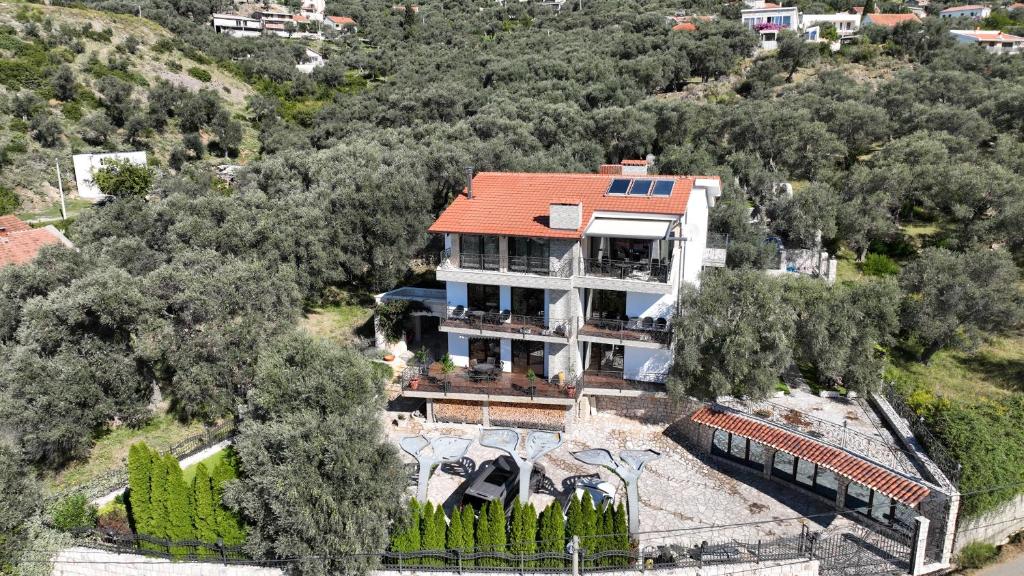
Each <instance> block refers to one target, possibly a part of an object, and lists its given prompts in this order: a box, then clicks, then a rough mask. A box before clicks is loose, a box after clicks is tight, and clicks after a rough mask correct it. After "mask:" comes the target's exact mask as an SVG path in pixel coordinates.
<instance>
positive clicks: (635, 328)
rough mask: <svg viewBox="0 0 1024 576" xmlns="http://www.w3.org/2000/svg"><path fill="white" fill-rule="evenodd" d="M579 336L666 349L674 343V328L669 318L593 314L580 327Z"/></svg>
mask: <svg viewBox="0 0 1024 576" xmlns="http://www.w3.org/2000/svg"><path fill="white" fill-rule="evenodd" d="M579 334H580V336H584V337H591V338H596V339H599V341H603V340H613V341H615V342H616V343H623V342H625V341H630V342H631V343H634V342H649V343H653V344H657V345H658V347H665V346H667V345H668V344H669V342H671V341H672V326H671V324H670V323H669V321H668V319H667V318H652V317H644V318H629V317H626V316H625V315H622V316H620V317H618V318H609V317H607V316H606V315H603V314H591V316H590V318H588V319H587V321H586V322H585V323H584V324H583V326H581V327H580V331H579Z"/></svg>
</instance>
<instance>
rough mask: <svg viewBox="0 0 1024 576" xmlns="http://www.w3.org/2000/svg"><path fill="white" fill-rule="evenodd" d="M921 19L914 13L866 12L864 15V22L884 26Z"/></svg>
mask: <svg viewBox="0 0 1024 576" xmlns="http://www.w3.org/2000/svg"><path fill="white" fill-rule="evenodd" d="M920 21H921V19H920V18H918V17H917V15H916V14H868V15H867V16H865V17H864V23H865V24H874V25H875V26H885V27H886V28H894V27H896V26H897V25H899V24H903V23H904V22H920Z"/></svg>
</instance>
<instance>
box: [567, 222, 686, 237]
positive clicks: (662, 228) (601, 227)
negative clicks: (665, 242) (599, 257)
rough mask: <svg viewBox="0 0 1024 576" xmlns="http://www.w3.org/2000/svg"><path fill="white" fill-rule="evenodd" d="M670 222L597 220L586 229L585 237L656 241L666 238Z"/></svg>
mask: <svg viewBox="0 0 1024 576" xmlns="http://www.w3.org/2000/svg"><path fill="white" fill-rule="evenodd" d="M671 225H672V222H671V221H670V220H641V219H628V218H597V219H595V220H594V221H593V222H592V223H591V224H590V226H588V227H587V231H586V235H587V236H610V237H615V238H640V239H644V240H657V239H660V238H665V237H667V236H668V229H669V226H671Z"/></svg>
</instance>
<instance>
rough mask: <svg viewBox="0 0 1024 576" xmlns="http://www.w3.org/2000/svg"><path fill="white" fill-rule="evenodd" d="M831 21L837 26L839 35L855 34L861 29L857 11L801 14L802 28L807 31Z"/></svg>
mask: <svg viewBox="0 0 1024 576" xmlns="http://www.w3.org/2000/svg"><path fill="white" fill-rule="evenodd" d="M826 22H827V23H830V24H832V25H833V26H835V29H836V32H838V33H839V37H840V38H843V37H846V36H853V35H855V34H857V32H858V31H859V30H860V14H857V13H856V12H836V13H835V14H802V15H801V16H800V28H801V29H802V30H804V31H807V30H808V29H809V28H812V27H815V26H818V27H820V26H821V25H822V24H825V23H826Z"/></svg>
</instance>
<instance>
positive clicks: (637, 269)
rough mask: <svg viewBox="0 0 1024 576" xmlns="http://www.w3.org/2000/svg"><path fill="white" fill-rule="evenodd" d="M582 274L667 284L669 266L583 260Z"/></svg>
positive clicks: (656, 261)
mask: <svg viewBox="0 0 1024 576" xmlns="http://www.w3.org/2000/svg"><path fill="white" fill-rule="evenodd" d="M583 273H584V274H585V275H587V276H598V277H602V278H617V279H619V280H640V281H643V282H668V273H669V265H668V264H667V263H662V262H660V261H658V260H653V261H648V260H641V261H636V260H610V259H608V258H583Z"/></svg>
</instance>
